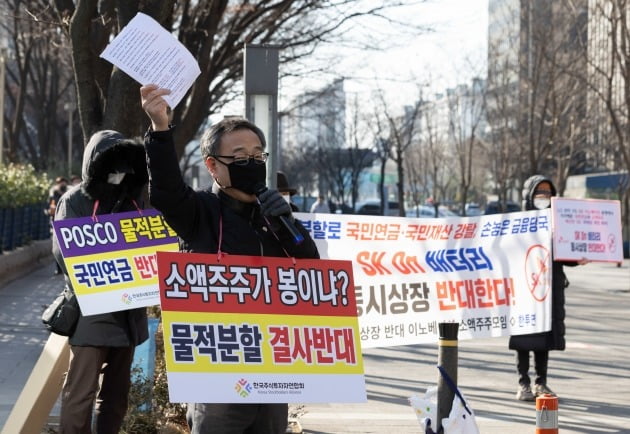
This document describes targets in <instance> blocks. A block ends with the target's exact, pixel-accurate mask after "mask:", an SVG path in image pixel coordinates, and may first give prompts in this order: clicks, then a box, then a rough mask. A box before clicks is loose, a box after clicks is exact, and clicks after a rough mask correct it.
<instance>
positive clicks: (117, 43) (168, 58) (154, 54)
mask: <svg viewBox="0 0 630 434" xmlns="http://www.w3.org/2000/svg"><path fill="white" fill-rule="evenodd" d="M100 57H102V58H103V59H105V60H107V61H108V62H111V63H112V64H114V65H115V66H117V67H118V68H120V69H121V70H123V71H124V72H126V73H127V74H128V75H129V76H130V77H131V78H133V79H134V80H136V81H137V82H139V83H140V84H142V85H146V84H156V85H158V86H159V87H161V88H164V89H169V90H170V91H171V93H170V95H166V96H165V97H164V99H165V100H166V102H167V103H168V104H169V106H170V107H171V108H174V107H175V106H176V105H177V104H178V103H179V102H180V101H181V99H182V98H183V97H184V95H185V94H186V92H187V91H188V89H190V87H191V86H192V84H193V83H194V81H195V79H196V78H197V76H199V74H201V70H200V69H199V65H198V64H197V61H196V60H195V58H194V57H193V56H192V54H191V53H190V52H189V51H188V50H187V49H186V47H184V45H182V43H181V42H179V41H178V40H177V39H176V38H175V37H174V36H173V35H172V34H171V33H169V32H168V31H167V30H166V29H164V28H163V27H162V26H161V25H160V24H159V23H158V22H157V21H155V20H154V19H153V18H151V17H150V16H148V15H145V14H143V13H141V12H138V14H137V15H136V16H135V17H134V18H133V19H132V20H131V21H129V23H128V24H127V25H126V26H125V27H124V28H123V29H122V30H121V32H120V33H119V34H118V35H117V36H116V37H115V38H114V40H113V41H112V42H110V43H109V44H108V45H107V47H106V48H105V50H103V52H102V53H101V56H100Z"/></svg>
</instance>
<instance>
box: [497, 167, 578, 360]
mask: <svg viewBox="0 0 630 434" xmlns="http://www.w3.org/2000/svg"><path fill="white" fill-rule="evenodd" d="M543 181H546V182H548V183H549V184H550V185H551V194H552V196H555V195H556V188H555V187H554V185H553V183H552V182H551V180H550V179H549V178H546V177H544V176H542V175H534V176H531V177H530V178H528V179H527V181H525V183H524V184H523V210H525V211H529V210H533V209H535V208H534V204H533V198H534V191H535V190H536V187H537V186H538V184H540V183H541V182H543ZM551 264H552V265H551V330H550V331H548V332H542V333H532V334H528V335H517V336H510V343H509V348H510V349H511V350H526V351H546V350H564V348H565V346H566V344H565V339H564V334H565V326H564V318H565V309H564V289H565V287H567V286H568V281H567V278H566V276H565V274H564V270H563V266H564V265H568V266H575V265H577V262H560V261H552V263H551Z"/></svg>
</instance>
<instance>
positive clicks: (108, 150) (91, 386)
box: [53, 130, 149, 434]
mask: <svg viewBox="0 0 630 434" xmlns="http://www.w3.org/2000/svg"><path fill="white" fill-rule="evenodd" d="M145 158H146V157H145V152H144V146H143V144H142V142H140V141H138V140H131V139H126V138H125V137H123V136H122V135H121V134H120V133H118V132H116V131H112V130H104V131H99V132H97V133H95V134H94V135H93V136H92V137H91V138H90V140H89V142H88V144H87V146H86V148H85V151H84V154H83V169H82V170H83V171H82V177H83V181H82V182H81V183H80V184H78V185H76V186H74V187H72V188H71V189H70V190H68V192H67V193H66V194H65V195H63V196H62V197H61V199H60V201H59V203H58V204H57V209H56V212H55V220H64V219H70V218H77V217H86V216H92V215H97V214H109V213H114V212H125V211H132V210H136V209H140V207H141V206H142V199H141V197H142V195H143V194H142V193H143V190H144V187H145V185H146V184H147V183H148V180H149V176H148V173H147V168H146V161H145ZM53 254H54V256H55V259H57V262H58V263H59V264H63V259H62V255H61V252H60V250H59V244H58V242H57V239H56V238H55V237H53ZM62 268H63V272H64V275H65V277H66V284H67V285H68V286H70V287H71V284H70V280H69V279H68V272H67V270H66V267H65V264H63V265H62ZM147 338H148V328H147V315H146V310H145V308H140V309H131V310H125V311H120V312H111V313H103V314H98V315H90V316H83V315H81V316H80V318H79V322H78V324H77V327H76V330H75V331H74V334H73V335H72V336H70V338H69V343H70V352H71V355H70V366H69V368H68V372H67V375H66V379H65V381H64V385H63V390H62V395H61V417H60V422H59V424H60V433H63V434H74V433H77V434H79V433H91V432H92V410H93V409H94V415H95V421H94V432H95V433H97V434H110V433H111V434H115V433H118V432H119V431H120V427H121V425H122V422H123V419H124V417H125V414H126V412H127V402H128V399H127V397H128V393H129V387H130V384H131V380H130V371H131V363H132V361H133V355H134V351H135V347H136V346H137V345H139V344H141V343H142V342H144V341H145V340H146V339H147ZM101 375H102V380H101V384H100V387H99V377H100V376H101ZM95 401H96V405H94V403H95Z"/></svg>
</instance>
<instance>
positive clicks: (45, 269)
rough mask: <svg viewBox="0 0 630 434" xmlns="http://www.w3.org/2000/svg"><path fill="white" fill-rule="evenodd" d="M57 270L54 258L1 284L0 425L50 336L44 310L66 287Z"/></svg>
mask: <svg viewBox="0 0 630 434" xmlns="http://www.w3.org/2000/svg"><path fill="white" fill-rule="evenodd" d="M54 270H55V266H54V265H53V264H52V262H51V263H49V264H48V265H45V266H41V265H40V266H39V267H38V268H35V269H34V270H31V272H30V273H28V274H27V275H25V276H23V277H22V278H20V279H17V280H14V281H12V282H10V283H8V284H7V285H5V286H3V287H1V288H0V366H2V369H0V427H2V426H4V423H5V422H6V420H7V418H8V417H9V413H10V412H11V409H12V408H13V404H14V403H15V401H16V400H17V398H18V396H19V395H20V392H21V391H22V388H23V386H24V384H25V383H26V380H27V379H28V377H29V375H30V374H31V370H32V369H33V366H34V365H35V362H37V359H39V356H40V354H41V351H42V348H43V347H44V344H45V343H46V340H47V339H48V332H47V331H46V329H45V328H44V326H43V324H42V321H41V314H42V312H43V310H44V307H45V305H47V304H49V303H50V302H51V301H52V300H53V299H54V297H55V295H56V294H58V293H59V292H60V291H61V289H62V288H63V278H62V277H61V276H54V275H53V272H54ZM25 434H26V433H25ZM29 434H30V433H29Z"/></svg>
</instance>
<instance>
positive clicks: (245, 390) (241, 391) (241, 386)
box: [234, 378, 252, 398]
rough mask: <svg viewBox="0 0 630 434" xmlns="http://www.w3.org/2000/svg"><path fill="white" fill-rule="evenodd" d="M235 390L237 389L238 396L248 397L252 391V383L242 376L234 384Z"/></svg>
mask: <svg viewBox="0 0 630 434" xmlns="http://www.w3.org/2000/svg"><path fill="white" fill-rule="evenodd" d="M234 390H236V393H237V394H238V396H241V397H243V398H247V397H248V396H249V394H250V393H252V385H251V384H249V383H248V382H247V380H246V379H244V378H241V379H240V380H238V381H237V382H236V384H235V385H234Z"/></svg>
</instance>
